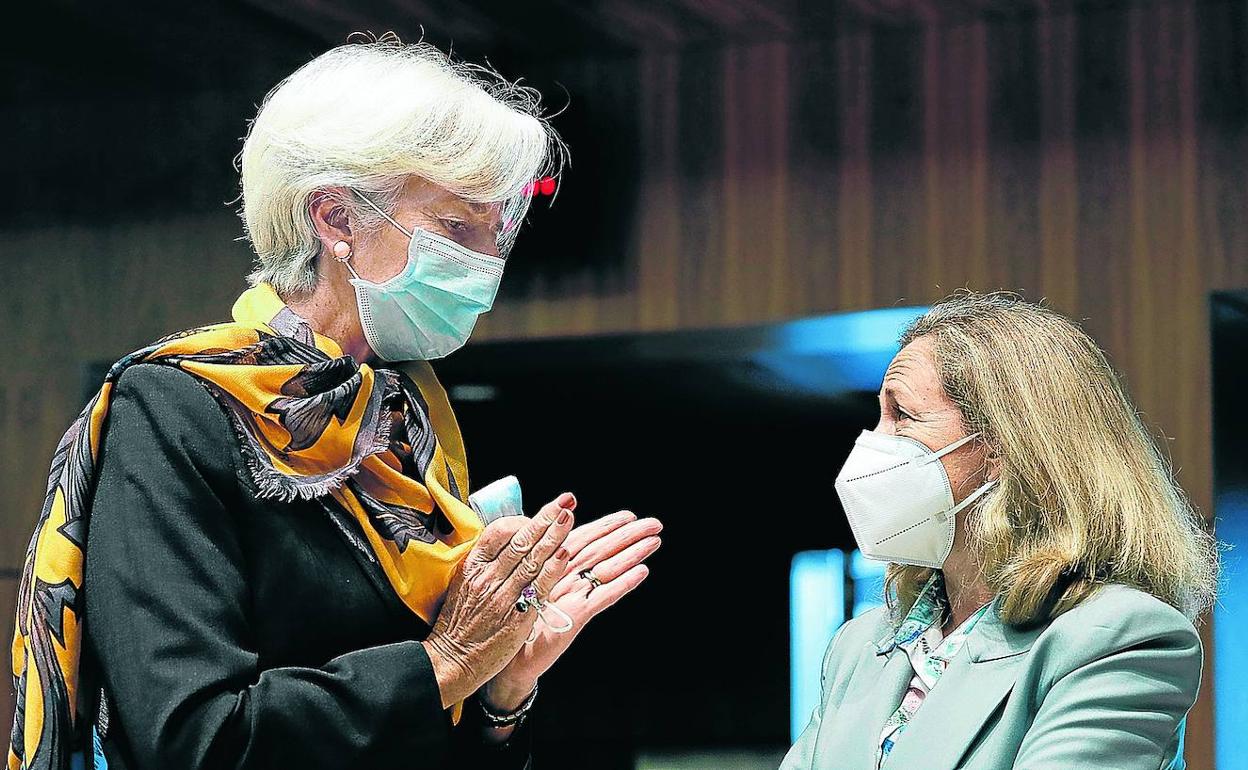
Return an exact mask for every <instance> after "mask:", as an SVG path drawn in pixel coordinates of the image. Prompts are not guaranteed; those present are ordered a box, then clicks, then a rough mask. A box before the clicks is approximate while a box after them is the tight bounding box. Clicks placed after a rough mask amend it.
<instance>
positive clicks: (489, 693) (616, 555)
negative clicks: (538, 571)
mask: <svg viewBox="0 0 1248 770" xmlns="http://www.w3.org/2000/svg"><path fill="white" fill-rule="evenodd" d="M661 531H663V524H662V522H660V521H659V520H658V519H653V518H646V519H638V518H637V517H636V516H635V515H634V514H633V513H631V512H629V511H619V512H618V513H613V514H611V515H610V516H604V517H602V518H601V519H598V520H597V521H592V522H590V523H588V524H583V525H581V526H579V527H577V528H576V529H573V530H572V531H571V532H570V533H569V534H568V537H567V540H565V541H564V543H563V547H564V548H566V549H567V550H568V556H569V558H568V568H567V570H565V572H564V576H563V578H561V579H560V580H559V582H558V583H556V584H555V588H554V590H552V591H551V592H550V596H549V597H547V599H546V605H547V606H548V607H549V606H550V605H552V604H553V605H554V606H556V607H558V608H559V609H560V610H563V612H565V613H567V615H568V617H569V618H571V619H572V623H573V626H572V629H571V630H570V631H567V632H564V633H556V632H554V631H552V630H551V629H550V627H549V626H548V625H547V624H546V623H544V622H541V621H539V622H538V624H537V638H536V639H534V640H533V641H532V642H531V643H528V644H526V645H524V646H523V647H521V648H520V652H518V653H516V657H514V658H512V660H511V662H510V663H508V664H507V666H506V667H504V668H503V670H502V671H500V672H499V673H498V674H497V675H496V676H495V677H494V678H493V679H492V680H490V681H489V682H488V683H487V684H486V685H485V687H484V688H482V696H483V697H484V698H485V701H486V703H487V704H488V705H489V706H490V708H491V709H492V710H496V711H499V712H509V711H514V710H515V709H517V708H519V707H520V705H521V704H522V703H523V702H524V700H525V698H527V697H528V695H529V693H530V692H531V691H532V690H533V687H534V686H535V685H536V684H537V679H538V677H539V676H541V675H542V674H544V673H545V672H546V670H547V669H549V668H550V667H551V666H552V665H554V662H555V661H556V660H558V659H559V656H560V655H562V654H563V653H564V650H566V649H568V646H569V645H571V644H572V640H573V639H575V638H576V636H577V634H579V633H580V631H581V629H583V628H584V627H585V624H586V623H588V622H589V621H590V620H591V619H592V618H593V617H594V616H595V615H597V614H598V613H600V612H602V611H603V610H605V609H606V608H608V607H610V606H611V605H613V604H615V603H616V602H618V601H619V600H620V599H621V598H622V597H623V596H624V595H625V594H627V593H629V592H630V591H632V590H633V589H634V588H636V587H637V586H639V585H641V581H643V580H645V579H646V576H647V575H648V574H650V568H649V567H647V566H646V565H645V564H643V563H642V562H644V561H645V560H646V558H647V557H648V556H650V554H652V553H654V552H655V551H657V550H658V548H659V545H660V544H661V542H662V541H661V540H660V539H659V536H658V535H659V533H660V532H661ZM587 569H588V570H592V572H593V575H594V577H596V578H598V580H599V582H600V583H601V585H599V586H597V587H595V586H594V584H593V583H591V582H590V581H589V580H588V579H587V578H583V577H581V576H580V573H581V571H582V570H587ZM545 614H547V615H548V616H549V617H551V619H552V620H555V622H558V620H557V619H556V617H555V614H554V613H552V612H551V611H550V610H549V609H548V610H546V611H545Z"/></svg>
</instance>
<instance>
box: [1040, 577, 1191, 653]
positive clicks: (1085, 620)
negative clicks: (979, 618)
mask: <svg viewBox="0 0 1248 770" xmlns="http://www.w3.org/2000/svg"><path fill="white" fill-rule="evenodd" d="M1043 637H1048V638H1054V639H1057V638H1060V639H1061V640H1062V642H1063V643H1065V644H1069V645H1080V644H1083V645H1090V646H1091V647H1092V648H1093V649H1102V648H1105V647H1110V648H1118V647H1126V646H1131V645H1136V644H1140V643H1141V642H1146V641H1148V640H1160V639H1168V640H1171V641H1172V642H1173V643H1174V644H1177V645H1180V646H1193V647H1197V648H1198V647H1199V645H1200V637H1199V635H1198V634H1197V633H1196V628H1195V626H1193V625H1192V622H1191V621H1190V620H1188V619H1187V617H1186V616H1185V615H1183V613H1181V612H1179V611H1178V610H1177V609H1175V608H1174V607H1171V606H1170V605H1169V604H1166V603H1165V602H1163V601H1162V600H1160V599H1158V598H1157V597H1155V596H1153V595H1152V594H1149V593H1147V592H1145V591H1141V590H1140V589H1138V588H1133V587H1132V586H1127V585H1122V584H1120V583H1111V584H1109V585H1105V586H1102V587H1101V588H1100V589H1098V590H1097V591H1096V592H1095V593H1093V594H1092V595H1091V596H1090V597H1088V598H1087V599H1086V600H1085V601H1083V602H1082V603H1081V604H1079V605H1078V606H1077V607H1075V608H1073V609H1071V610H1069V611H1068V612H1065V613H1063V614H1062V615H1060V616H1058V617H1057V618H1056V619H1054V621H1053V622H1052V623H1051V624H1050V625H1049V627H1048V629H1046V630H1045V632H1044V634H1043Z"/></svg>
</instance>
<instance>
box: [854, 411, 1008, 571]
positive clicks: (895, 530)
mask: <svg viewBox="0 0 1248 770" xmlns="http://www.w3.org/2000/svg"><path fill="white" fill-rule="evenodd" d="M977 435H979V434H978V433H972V434H971V435H969V436H966V437H964V438H960V439H958V440H957V441H955V442H953V443H952V444H950V445H949V446H947V447H945V448H943V449H941V450H940V451H938V452H933V451H932V450H930V449H928V448H927V447H926V446H924V445H923V444H921V443H919V442H918V441H915V440H914V439H909V438H905V437H903V436H890V435H887V434H884V433H876V432H874V431H869V430H864V431H863V432H862V435H861V436H859V437H858V440H857V442H855V444H854V448H853V450H852V451H851V452H850V453H849V457H848V458H847V459H846V460H845V465H844V466H843V467H842V468H841V472H840V473H839V474H838V475H837V477H836V493H837V495H838V496H839V497H840V498H841V505H842V506H844V508H845V515H846V517H847V518H848V519H849V528H850V529H851V530H852V531H853V533H854V539H855V540H856V541H857V542H858V550H859V551H861V552H862V555H863V556H865V557H867V558H868V559H874V560H876V561H888V562H895V563H897V564H913V565H916V566H919V567H932V568H934V569H940V568H941V567H943V566H944V564H945V559H947V558H949V551H950V550H951V549H952V548H953V534H954V516H955V515H956V514H957V513H958V511H961V510H962V509H963V508H965V507H966V506H968V505H970V504H971V503H973V502H975V500H977V499H979V497H980V496H981V495H983V494H984V493H985V492H987V491H988V489H989V488H990V487H992V485H993V484H995V483H996V482H995V481H989V482H988V483H986V484H984V485H983V486H981V487H980V488H979V489H976V490H975V491H974V492H972V493H971V494H969V495H967V496H966V499H965V500H963V501H962V502H960V503H958V504H957V505H954V503H953V489H952V487H951V486H950V485H949V476H948V475H947V474H946V473H945V467H944V465H942V464H941V462H940V458H941V457H944V456H945V455H947V454H949V453H950V452H952V451H953V450H955V449H957V448H958V447H960V446H962V445H963V444H965V443H966V442H968V441H970V440H971V439H973V438H975V437H976V436H977Z"/></svg>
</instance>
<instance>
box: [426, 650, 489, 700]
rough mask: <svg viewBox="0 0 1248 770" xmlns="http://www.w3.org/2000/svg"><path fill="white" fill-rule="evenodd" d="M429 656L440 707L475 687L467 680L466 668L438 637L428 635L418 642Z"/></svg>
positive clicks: (458, 698) (466, 695)
mask: <svg viewBox="0 0 1248 770" xmlns="http://www.w3.org/2000/svg"><path fill="white" fill-rule="evenodd" d="M420 645H421V646H422V647H424V648H425V654H426V655H428V656H429V664H430V665H431V666H432V667H433V676H434V678H435V679H436V680H437V682H438V692H439V693H440V694H441V696H442V708H444V709H447V708H450V707H451V706H452V705H454V704H456V703H460V702H461V701H464V700H466V699H467V698H468V696H469V695H471V694H472V692H473V690H474V689H476V688H475V687H473V686H472V683H471V682H470V681H469V679H470V677H469V675H468V670H467V668H466V667H465V666H464V665H463V664H461V663H460V662H459V661H458V659H457V658H456V656H455V655H453V654H452V653H451V652H450V651H449V650H447V649H446V645H444V644H442V643H441V640H440V639H439V638H436V637H433V636H430V637H429V638H428V639H425V640H424V641H423V642H421V643H420Z"/></svg>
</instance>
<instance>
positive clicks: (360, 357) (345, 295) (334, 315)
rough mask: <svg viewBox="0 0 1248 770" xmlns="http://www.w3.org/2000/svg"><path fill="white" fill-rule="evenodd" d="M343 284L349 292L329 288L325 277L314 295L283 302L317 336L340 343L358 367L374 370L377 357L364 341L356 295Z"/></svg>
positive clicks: (287, 299) (310, 293) (317, 285)
mask: <svg viewBox="0 0 1248 770" xmlns="http://www.w3.org/2000/svg"><path fill="white" fill-rule="evenodd" d="M343 283H344V285H345V286H346V289H347V290H346V291H343V289H342V288H341V287H337V288H335V287H333V286H330V285H329V282H328V281H326V280H325V279H324V277H322V279H321V280H320V281H318V282H317V284H316V288H314V289H313V290H312V291H311V292H309V293H307V294H304V295H301V296H298V297H289V298H288V297H282V301H283V302H285V303H286V305H287V307H289V308H290V309H291V310H293V311H295V312H296V313H298V314H299V316H300V317H302V318H303V319H304V320H305V321H307V322H308V324H309V325H310V326H311V327H312V330H313V331H315V332H316V333H317V334H320V335H321V336H324V337H329V338H330V339H331V340H333V341H334V342H337V343H338V346H339V347H340V348H342V352H343V353H344V354H345V355H348V356H351V357H352V358H354V359H355V361H356V363H360V364H369V365H370V366H371V365H373V364H375V363H376V358H377V356H376V354H374V353H373V349H372V348H371V347H369V344H368V340H367V339H366V338H365V337H364V327H363V326H361V325H360V314H359V310H358V309H357V307H356V302H355V293H354V291H353V290H352V289H351V286H350V284H346V282H343Z"/></svg>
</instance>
